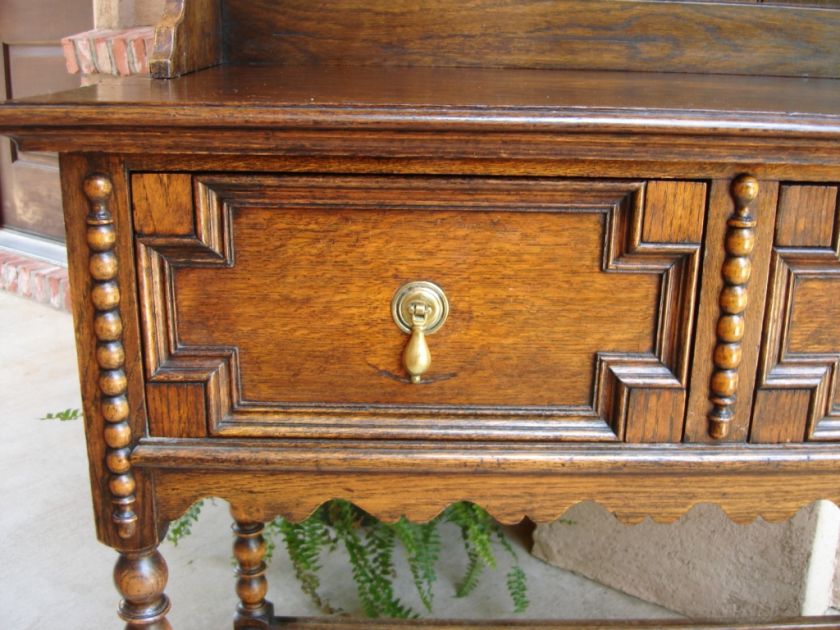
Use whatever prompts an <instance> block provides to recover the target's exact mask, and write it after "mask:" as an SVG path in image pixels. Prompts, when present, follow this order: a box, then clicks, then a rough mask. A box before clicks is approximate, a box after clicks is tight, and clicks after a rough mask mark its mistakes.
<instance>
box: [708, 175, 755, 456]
mask: <svg viewBox="0 0 840 630" xmlns="http://www.w3.org/2000/svg"><path fill="white" fill-rule="evenodd" d="M731 193H732V198H733V200H734V201H735V212H733V213H732V216H730V217H729V220H728V221H727V222H726V225H727V229H726V259H725V260H724V262H723V270H722V273H723V289H722V290H721V292H720V298H719V304H720V317H719V318H718V323H717V344H716V345H715V351H714V356H713V361H714V366H715V368H714V371H713V372H712V378H711V383H710V388H709V389H710V393H709V400H710V401H711V402H712V410H711V411H710V412H709V416H708V421H709V427H708V429H709V436H710V437H712V438H714V439H716V440H720V439H723V438H725V437H726V436H727V435H729V427H730V425H731V424H732V413H733V407H734V405H735V401H736V398H737V392H738V368H739V367H740V365H741V340H742V339H743V337H744V312H745V311H746V309H747V303H748V297H749V296H748V292H747V288H748V285H749V281H750V275H751V273H752V264H751V262H750V256H751V255H752V251H753V248H754V247H755V226H756V220H755V217H754V216H753V215H752V213H751V210H750V205H751V204H752V202H753V201H755V199H756V197H757V196H758V180H757V179H756V178H755V177H752V176H751V175H740V176H738V177H737V178H735V180H734V181H733V182H732V189H731Z"/></svg>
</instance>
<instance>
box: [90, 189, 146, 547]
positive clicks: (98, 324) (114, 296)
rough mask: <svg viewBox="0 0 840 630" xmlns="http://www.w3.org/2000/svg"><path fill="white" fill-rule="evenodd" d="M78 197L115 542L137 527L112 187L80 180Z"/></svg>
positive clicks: (128, 535)
mask: <svg viewBox="0 0 840 630" xmlns="http://www.w3.org/2000/svg"><path fill="white" fill-rule="evenodd" d="M84 192H85V196H86V197H87V198H88V201H89V203H90V209H89V212H88V215H87V219H86V221H87V244H88V248H89V250H90V258H89V263H88V268H89V271H90V277H91V288H90V299H91V301H92V302H93V306H94V308H95V309H96V312H95V314H94V320H93V327H94V332H95V334H96V340H97V344H96V362H97V363H98V365H99V395H100V399H99V405H100V411H101V413H102V417H103V418H104V419H105V431H104V437H105V444H106V445H107V450H106V454H105V466H106V468H107V469H108V472H109V473H110V477H109V479H108V488H109V490H110V492H111V502H112V504H113V510H112V514H111V518H112V520H113V522H114V524H115V525H116V526H117V533H118V534H119V536H120V538H124V539H126V538H131V537H132V536H133V535H134V533H135V531H136V527H137V515H136V514H135V513H134V502H135V495H134V492H135V488H136V483H135V481H134V475H133V474H132V472H131V463H130V462H129V455H130V453H131V450H130V447H131V427H130V426H129V424H128V415H129V407H128V398H127V395H126V392H127V388H128V380H127V378H126V375H125V349H124V348H123V343H122V332H123V330H122V329H123V327H122V318H121V316H120V288H119V284H118V278H117V273H118V265H117V255H116V252H115V251H114V246H115V244H116V231H115V229H114V218H113V216H112V215H111V211H110V208H109V207H108V202H109V200H110V198H111V194H112V193H113V185H112V184H111V180H110V179H108V177H107V176H105V175H101V174H94V175H91V176H90V177H88V178H87V179H85V183H84Z"/></svg>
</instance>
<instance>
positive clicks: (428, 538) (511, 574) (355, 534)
mask: <svg viewBox="0 0 840 630" xmlns="http://www.w3.org/2000/svg"><path fill="white" fill-rule="evenodd" d="M202 505H203V502H202V501H199V502H197V503H195V504H194V505H193V506H192V507H191V508H190V509H189V510H188V511H187V513H186V514H184V516H182V517H181V518H180V519H178V520H177V521H174V522H173V523H172V524H171V526H170V529H169V535H168V537H169V540H170V541H172V542H173V543H174V544H177V543H178V541H180V540H181V539H182V538H183V537H184V536H186V535H188V534H189V533H190V528H191V526H192V525H193V524H194V523H195V522H196V521H197V520H198V517H199V514H200V512H201V507H202ZM442 523H451V524H453V525H455V526H456V527H458V529H459V531H460V533H461V538H462V540H463V544H464V552H465V554H466V558H467V568H466V570H465V572H464V575H463V576H462V577H461V579H460V580H458V581H457V583H456V585H455V597H467V596H468V595H469V594H470V593H472V592H473V591H474V590H475V588H476V586H478V583H479V580H480V578H481V575H482V574H483V572H484V571H485V570H486V569H495V568H496V565H497V562H496V555H495V548H497V547H498V548H501V549H502V550H503V551H504V552H505V553H507V554H509V555H510V557H511V558H512V560H513V568H511V569H510V571H508V574H507V576H506V580H505V583H506V585H507V590H508V593H509V594H510V597H511V600H512V604H513V610H514V611H515V612H517V613H520V612H523V611H524V610H525V609H526V608H528V603H529V602H528V593H527V591H528V589H527V583H526V578H525V572H524V571H523V570H522V567H520V566H519V561H518V558H517V556H516V551H515V550H514V548H513V546H512V545H511V544H510V541H508V539H507V537H506V536H505V533H504V531H503V530H502V528H501V527H500V526H499V524H498V523H496V521H494V520H493V519H492V517H491V516H490V515H489V514H488V513H487V512H486V511H485V510H483V509H482V508H480V507H479V506H477V505H475V504H472V503H467V502H460V503H454V504H452V505H450V506H449V507H448V508H447V509H446V510H444V511H443V512H442V513H441V514H439V515H438V516H437V517H436V518H435V519H433V520H431V521H429V522H428V523H411V522H409V521H407V520H406V519H404V518H402V519H400V520H399V521H397V522H396V523H383V522H382V521H379V520H378V519H376V518H374V517H373V516H371V515H370V514H368V513H367V512H365V511H364V510H361V509H360V508H358V507H356V506H355V505H353V504H352V503H349V502H347V501H341V500H333V501H330V502H328V503H325V504H324V505H322V506H321V507H320V508H318V509H317V510H316V511H315V512H314V513H313V514H312V515H311V516H310V517H309V518H307V519H306V520H305V521H301V522H300V523H292V522H290V521H287V520H285V519H282V518H277V519H275V520H274V521H272V522H271V523H269V524H268V526H267V527H266V529H265V534H264V535H265V538H266V541H267V544H268V552H267V554H266V561H267V562H268V561H270V560H271V557H272V555H273V552H274V549H275V548H276V545H277V541H276V539H277V538H278V537H279V538H280V539H281V540H282V542H283V544H284V546H285V547H286V550H287V551H288V554H289V559H290V560H291V563H292V566H293V568H294V571H295V577H296V578H297V580H298V582H299V583H300V587H301V590H302V591H303V592H304V593H305V594H306V595H307V596H309V598H310V599H311V600H312V601H313V602H314V603H315V605H316V606H318V607H319V608H320V609H321V610H323V611H324V612H325V613H327V614H332V613H334V612H337V611H336V610H335V609H334V608H333V607H332V606H331V605H330V604H329V602H327V601H325V600H324V599H323V598H322V597H321V595H320V593H319V589H320V586H321V581H320V578H319V575H318V573H319V570H320V568H321V559H322V557H323V556H324V554H327V553H332V552H333V551H335V550H336V549H337V548H338V547H339V546H342V547H344V549H345V550H346V552H347V555H348V557H349V560H350V566H351V569H352V573H353V581H354V582H355V584H356V590H357V594H358V598H359V603H360V604H361V607H362V610H363V611H364V613H365V615H366V616H368V617H373V618H375V617H387V618H398V619H406V618H414V617H417V616H419V615H418V613H417V612H416V611H415V610H413V609H412V608H411V606H409V605H407V604H406V603H405V602H402V601H401V600H400V599H399V597H397V596H396V594H395V592H394V579H395V578H396V577H397V573H396V569H395V565H394V551H395V549H396V547H397V544H398V543H399V545H401V546H402V549H403V552H404V554H405V558H406V561H407V564H408V567H409V570H410V572H411V577H412V581H413V583H414V587H415V589H416V590H417V595H418V597H419V599H420V602H421V603H422V605H423V607H424V608H425V609H426V610H427V611H429V612H431V611H432V607H433V603H434V594H433V586H434V583H435V582H436V580H437V571H436V564H437V562H438V560H439V559H440V552H441V539H440V533H439V526H440V525H441V524H442Z"/></svg>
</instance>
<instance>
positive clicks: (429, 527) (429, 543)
mask: <svg viewBox="0 0 840 630" xmlns="http://www.w3.org/2000/svg"><path fill="white" fill-rule="evenodd" d="M437 526H438V523H437V520H432V521H430V522H428V523H422V524H415V523H410V522H409V521H407V520H406V519H405V518H401V519H400V520H399V521H397V522H396V523H394V524H393V525H391V528H392V529H393V530H394V533H395V534H396V536H397V538H398V539H399V541H400V543H402V546H403V548H404V550H405V555H406V560H407V561H408V568H409V570H410V571H411V577H412V579H413V581H414V587H415V589H417V595H418V596H419V597H420V601H421V602H422V603H423V606H424V607H425V608H426V610H428V611H429V612H431V611H432V602H433V593H432V585H433V584H434V582H435V580H436V579H437V573H436V572H435V564H436V563H437V561H438V558H439V557H440V550H441V541H440V534H439V533H438V530H437Z"/></svg>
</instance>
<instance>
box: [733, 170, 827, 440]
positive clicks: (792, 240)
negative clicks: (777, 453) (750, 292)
mask: <svg viewBox="0 0 840 630" xmlns="http://www.w3.org/2000/svg"><path fill="white" fill-rule="evenodd" d="M761 356H762V359H761V364H760V366H759V380H758V387H757V389H756V398H755V406H754V410H753V423H752V430H751V433H750V437H751V440H752V441H753V442H801V441H802V440H838V439H840V387H838V382H837V381H838V368H840V203H838V187H837V186H821V185H810V184H806V185H801V184H783V185H782V186H781V187H780V190H779V201H778V210H777V213H776V235H775V239H774V246H773V255H772V259H771V268H770V286H769V289H768V294H767V317H766V325H765V335H764V345H763V348H762V355H761Z"/></svg>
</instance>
